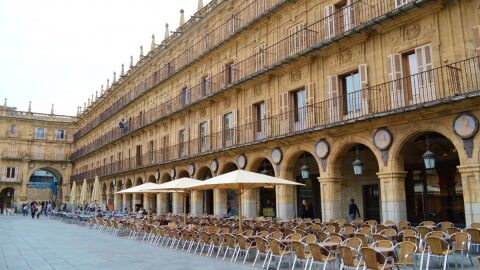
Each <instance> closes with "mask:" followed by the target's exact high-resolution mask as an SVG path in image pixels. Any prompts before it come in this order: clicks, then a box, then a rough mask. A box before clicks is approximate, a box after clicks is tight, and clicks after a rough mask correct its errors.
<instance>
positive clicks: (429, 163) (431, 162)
mask: <svg viewBox="0 0 480 270" xmlns="http://www.w3.org/2000/svg"><path fill="white" fill-rule="evenodd" d="M429 148H430V145H429V141H428V135H427V151H426V152H425V153H424V154H423V155H422V156H423V162H424V163H425V169H427V170H431V169H435V154H434V153H433V152H432V151H430V150H429Z"/></svg>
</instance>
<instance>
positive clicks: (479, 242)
mask: <svg viewBox="0 0 480 270" xmlns="http://www.w3.org/2000/svg"><path fill="white" fill-rule="evenodd" d="M464 231H465V232H466V233H468V234H470V240H471V242H470V246H471V247H472V248H476V249H477V251H478V248H479V247H480V229H474V228H467V229H465V230H464Z"/></svg>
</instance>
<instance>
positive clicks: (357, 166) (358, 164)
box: [352, 144, 363, 175]
mask: <svg viewBox="0 0 480 270" xmlns="http://www.w3.org/2000/svg"><path fill="white" fill-rule="evenodd" d="M352 165H353V173H354V174H355V175H362V174H363V162H362V161H361V160H360V159H358V144H357V148H356V159H355V161H354V162H353V163H352Z"/></svg>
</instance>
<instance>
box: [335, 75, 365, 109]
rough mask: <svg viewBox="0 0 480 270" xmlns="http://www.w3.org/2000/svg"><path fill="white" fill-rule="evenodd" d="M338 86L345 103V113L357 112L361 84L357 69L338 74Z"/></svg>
mask: <svg viewBox="0 0 480 270" xmlns="http://www.w3.org/2000/svg"><path fill="white" fill-rule="evenodd" d="M340 80H341V81H340V86H341V87H342V94H343V96H344V102H345V104H346V107H345V110H346V111H345V112H344V113H346V114H349V113H353V112H358V111H360V108H361V92H360V89H361V85H360V74H359V73H358V70H355V71H353V72H351V73H348V74H345V75H343V76H340Z"/></svg>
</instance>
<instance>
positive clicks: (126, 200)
mask: <svg viewBox="0 0 480 270" xmlns="http://www.w3.org/2000/svg"><path fill="white" fill-rule="evenodd" d="M131 187H132V180H131V179H130V178H129V179H127V181H126V182H125V189H127V188H131ZM123 208H124V209H125V208H126V209H127V210H128V211H130V210H132V208H133V204H132V194H128V193H125V194H123Z"/></svg>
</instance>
